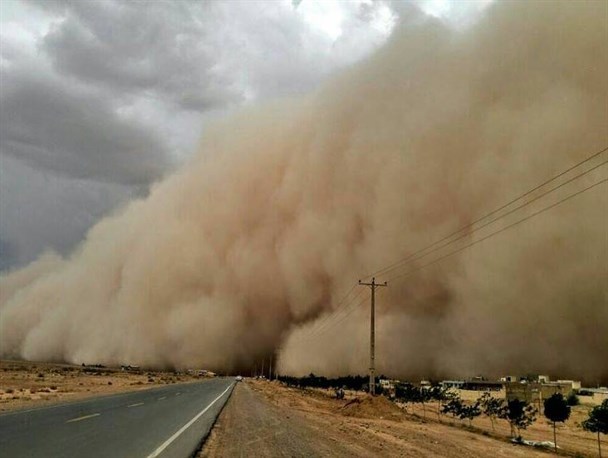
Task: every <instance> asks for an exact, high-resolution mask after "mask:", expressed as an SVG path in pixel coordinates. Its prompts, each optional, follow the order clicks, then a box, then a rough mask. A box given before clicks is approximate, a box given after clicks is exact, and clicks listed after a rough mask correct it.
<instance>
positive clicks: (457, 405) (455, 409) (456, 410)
mask: <svg viewBox="0 0 608 458" xmlns="http://www.w3.org/2000/svg"><path fill="white" fill-rule="evenodd" d="M446 396H447V399H446V401H447V402H445V403H444V404H443V406H442V407H441V413H443V414H445V415H451V416H452V424H453V423H454V421H453V419H454V418H456V417H459V418H460V413H461V411H462V407H463V405H462V400H461V399H460V396H458V395H457V394H456V393H452V392H447V393H446Z"/></svg>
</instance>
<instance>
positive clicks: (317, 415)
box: [199, 380, 587, 458]
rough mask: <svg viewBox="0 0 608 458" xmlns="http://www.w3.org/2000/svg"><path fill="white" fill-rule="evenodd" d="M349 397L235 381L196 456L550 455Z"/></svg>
mask: <svg viewBox="0 0 608 458" xmlns="http://www.w3.org/2000/svg"><path fill="white" fill-rule="evenodd" d="M349 397H350V399H348V398H347V399H346V400H343V401H338V400H336V399H332V398H331V397H330V396H329V395H328V394H326V393H323V392H319V391H314V390H297V389H292V388H287V387H284V386H282V385H280V384H279V383H277V382H262V381H251V380H248V381H246V382H244V383H241V384H239V385H237V387H236V389H235V391H234V393H233V395H232V397H231V399H230V400H229V401H228V403H227V404H226V407H225V408H224V410H223V411H222V413H221V415H220V416H219V418H218V421H217V423H216V425H215V426H214V428H213V430H212V432H211V434H210V436H209V438H208V440H207V442H206V444H205V446H204V448H203V450H202V451H201V453H200V454H199V458H200V457H206V458H210V457H225V456H259V457H283V456H290V457H299V456H302V457H303V456H336V457H346V456H356V457H368V456H374V455H377V456H395V457H397V456H407V457H425V458H431V457H454V458H455V457H488V456H495V457H545V458H546V457H548V456H550V454H549V453H548V452H546V451H541V450H537V449H533V448H530V447H525V446H520V445H513V444H511V443H510V442H508V439H507V437H506V435H504V434H503V431H502V430H500V431H498V432H497V433H496V434H495V435H494V434H493V433H492V432H491V427H490V430H489V431H485V430H483V429H469V428H467V427H465V426H461V425H457V424H456V425H454V426H451V425H450V422H449V421H446V420H445V419H444V420H443V423H439V422H438V421H437V420H432V419H431V418H429V419H428V420H426V421H424V420H423V419H422V418H419V417H418V416H417V415H415V414H413V413H406V412H404V411H403V410H402V409H400V408H399V407H397V406H396V405H395V404H393V403H391V402H390V401H388V400H387V399H385V398H383V397H376V398H370V397H368V396H365V395H358V396H357V397H356V399H353V397H352V395H351V396H349ZM410 410H411V409H410ZM428 414H429V417H430V415H431V410H430V409H429V412H428ZM480 423H481V422H480ZM541 431H542V428H541ZM507 433H508V430H507ZM543 439H549V437H547V436H545V437H543ZM580 456H587V455H586V454H584V453H581V454H580Z"/></svg>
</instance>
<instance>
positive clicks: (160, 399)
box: [157, 396, 167, 401]
mask: <svg viewBox="0 0 608 458" xmlns="http://www.w3.org/2000/svg"><path fill="white" fill-rule="evenodd" d="M163 399H167V396H163V397H162V398H158V399H157V400H158V401H162V400H163Z"/></svg>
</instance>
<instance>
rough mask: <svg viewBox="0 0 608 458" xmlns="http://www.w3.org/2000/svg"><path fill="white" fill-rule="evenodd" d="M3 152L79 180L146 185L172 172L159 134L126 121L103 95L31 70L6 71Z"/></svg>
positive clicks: (0, 121) (0, 115)
mask: <svg viewBox="0 0 608 458" xmlns="http://www.w3.org/2000/svg"><path fill="white" fill-rule="evenodd" d="M2 82H3V86H2V93H1V102H2V103H1V108H0V138H1V140H0V147H1V148H2V152H3V153H5V154H10V155H12V156H15V157H17V158H20V159H22V160H25V161H26V162H28V163H29V164H31V165H32V166H34V167H37V168H40V169H45V170H51V171H54V172H57V173H61V174H65V175H67V176H70V177H74V178H88V179H94V180H98V181H105V182H114V183H121V184H133V185H141V184H147V183H149V182H150V181H152V180H155V179H157V178H159V177H160V176H161V175H162V173H163V172H164V171H166V170H167V166H168V159H167V151H166V147H165V146H164V145H163V142H162V140H161V139H160V138H158V137H157V136H156V135H155V134H154V132H149V131H148V130H147V129H145V128H144V127H143V126H141V125H140V124H138V123H137V122H135V121H131V122H129V123H127V122H124V121H123V120H122V119H121V118H120V116H119V114H118V113H117V112H116V110H115V109H114V108H113V107H112V105H111V104H110V103H109V101H108V100H107V99H105V98H104V97H103V94H100V95H97V96H94V95H92V94H86V93H79V92H78V91H77V90H76V89H74V88H70V87H68V84H66V83H67V82H65V83H64V82H63V81H57V80H53V79H49V78H47V79H42V78H38V77H37V76H36V75H33V74H31V73H26V72H13V73H9V74H5V75H3V81H2Z"/></svg>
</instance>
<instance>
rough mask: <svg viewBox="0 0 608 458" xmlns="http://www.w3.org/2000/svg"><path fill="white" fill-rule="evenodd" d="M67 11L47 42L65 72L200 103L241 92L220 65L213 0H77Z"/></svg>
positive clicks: (200, 107) (186, 104)
mask: <svg viewBox="0 0 608 458" xmlns="http://www.w3.org/2000/svg"><path fill="white" fill-rule="evenodd" d="M203 8H206V9H207V11H204V10H203ZM63 11H64V13H63V14H64V15H63V19H62V20H61V22H59V23H58V24H56V25H55V26H54V27H53V28H52V29H51V31H50V32H49V33H48V34H47V35H46V37H45V38H44V41H43V43H42V49H44V51H45V52H46V53H47V54H48V55H49V57H50V58H51V60H52V62H53V64H54V66H55V68H56V69H57V70H58V71H59V72H60V73H62V74H64V75H67V76H72V77H76V78H78V79H81V80H83V81H88V82H90V83H93V84H100V85H104V86H107V87H110V88H112V89H113V90H115V91H126V92H138V91H152V92H154V93H155V94H156V96H158V97H161V98H163V99H167V100H170V101H172V102H174V103H176V104H177V105H179V106H180V107H182V108H185V109H195V110H197V111H204V110H207V109H209V108H213V107H215V106H218V105H224V104H226V103H230V102H234V101H238V100H240V98H241V96H240V94H239V91H238V90H237V89H236V88H231V87H230V84H226V83H229V82H228V81H225V78H224V77H223V76H222V75H221V74H219V73H218V72H217V69H216V67H215V66H216V65H217V62H218V58H221V55H222V53H221V40H218V37H214V36H213V35H212V34H211V32H212V30H210V29H211V27H210V25H211V24H209V23H204V22H203V21H204V20H205V17H208V16H209V15H213V4H208V3H205V4H202V3H198V4H189V3H183V2H180V3H173V2H171V3H167V2H147V3H135V2H132V3H125V2H103V3H102V2H73V3H68V4H66V6H65V8H64V10H63Z"/></svg>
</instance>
